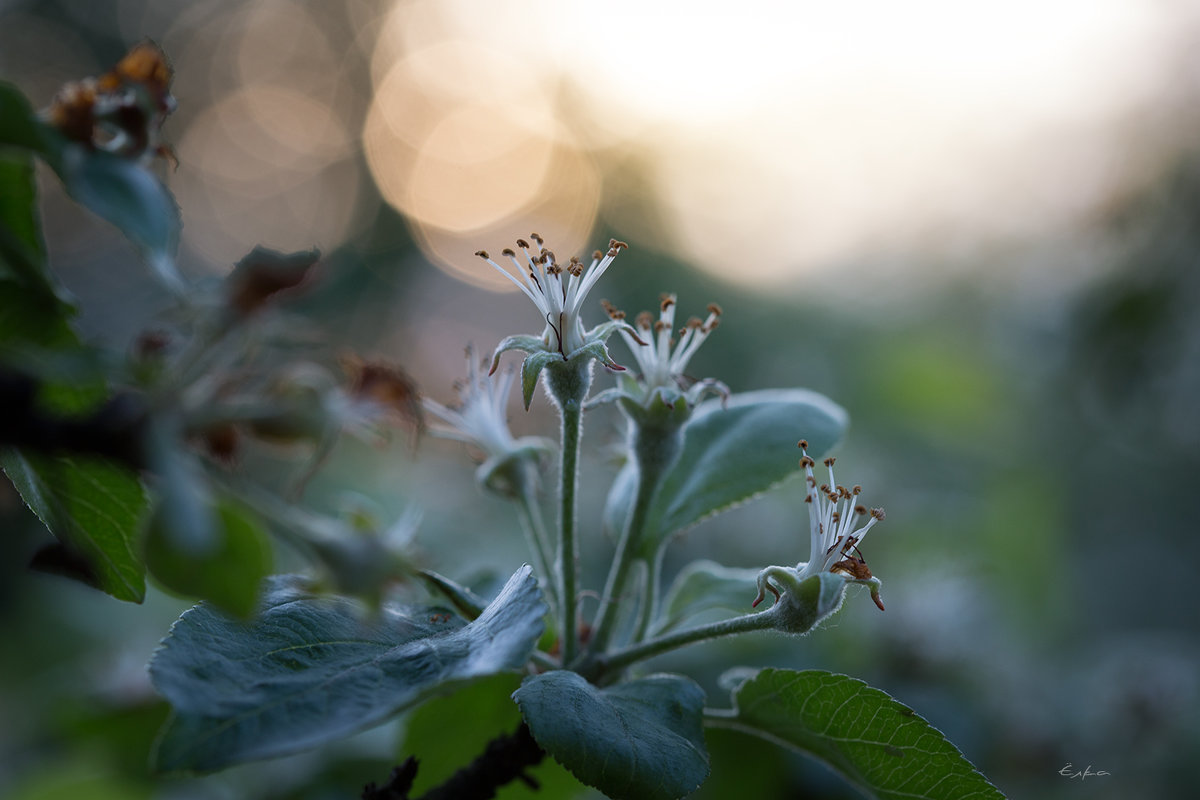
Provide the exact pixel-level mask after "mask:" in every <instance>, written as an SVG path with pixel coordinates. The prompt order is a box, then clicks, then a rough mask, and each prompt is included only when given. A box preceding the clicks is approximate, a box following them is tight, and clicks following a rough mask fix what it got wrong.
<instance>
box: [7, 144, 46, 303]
mask: <svg viewBox="0 0 1200 800" xmlns="http://www.w3.org/2000/svg"><path fill="white" fill-rule="evenodd" d="M45 261H46V247H45V244H44V243H43V241H42V229H41V225H40V224H39V222H38V214H37V191H36V188H35V185H34V179H33V157H32V156H31V155H29V154H27V153H5V152H3V151H0V277H2V278H15V279H16V280H18V281H20V282H21V283H22V284H24V285H25V286H26V287H27V288H29V289H31V290H34V291H42V292H50V291H51V283H50V277H49V275H48V274H47V272H46V269H45ZM51 293H52V292H51Z"/></svg>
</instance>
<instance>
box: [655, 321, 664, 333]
mask: <svg viewBox="0 0 1200 800" xmlns="http://www.w3.org/2000/svg"><path fill="white" fill-rule="evenodd" d="M666 329H667V323H665V322H663V321H662V320H661V319H659V320H655V321H654V332H655V333H659V332H660V331H665V330H666Z"/></svg>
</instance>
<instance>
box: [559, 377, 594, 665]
mask: <svg viewBox="0 0 1200 800" xmlns="http://www.w3.org/2000/svg"><path fill="white" fill-rule="evenodd" d="M551 378H552V382H553V373H551ZM586 394H587V391H586V389H585V390H584V391H583V392H582V393H581V394H580V396H578V397H562V396H559V410H560V411H561V413H562V442H561V448H560V449H561V450H562V469H561V470H559V496H560V498H561V505H560V512H559V539H558V565H557V566H558V573H557V577H558V597H559V602H560V604H561V606H562V655H563V663H564V664H569V663H571V661H572V660H574V658H575V652H576V650H577V649H578V644H579V634H578V631H577V627H576V625H577V619H576V618H577V616H578V608H577V605H578V595H579V590H578V578H579V573H578V570H579V567H578V564H577V563H576V562H577V561H578V554H577V551H578V544H577V543H576V541H575V492H576V489H577V488H578V487H579V439H580V437H581V436H582V435H583V397H584V396H586Z"/></svg>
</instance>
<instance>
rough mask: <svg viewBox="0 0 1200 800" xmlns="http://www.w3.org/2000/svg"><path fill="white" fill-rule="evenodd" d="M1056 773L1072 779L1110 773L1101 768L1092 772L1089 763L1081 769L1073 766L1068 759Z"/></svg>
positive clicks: (1083, 778)
mask: <svg viewBox="0 0 1200 800" xmlns="http://www.w3.org/2000/svg"><path fill="white" fill-rule="evenodd" d="M1058 774H1059V775H1062V776H1063V777H1065V778H1069V779H1071V780H1074V779H1075V778H1079V780H1081V781H1083V780H1087V779H1088V778H1092V777H1099V776H1101V775H1109V774H1111V773H1109V772H1108V771H1107V770H1103V769H1102V770H1097V771H1096V772H1092V765H1091V764H1088V765H1087V766H1086V767H1084V768H1083V769H1075V767H1074V766H1073V765H1072V764H1071V762H1070V761H1068V762H1067V765H1066V766H1065V767H1063V768H1062V769H1060V770H1059V771H1058Z"/></svg>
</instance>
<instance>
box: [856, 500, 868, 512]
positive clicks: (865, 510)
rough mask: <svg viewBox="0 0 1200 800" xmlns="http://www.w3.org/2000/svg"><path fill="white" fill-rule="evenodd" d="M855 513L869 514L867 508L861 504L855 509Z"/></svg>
mask: <svg viewBox="0 0 1200 800" xmlns="http://www.w3.org/2000/svg"><path fill="white" fill-rule="evenodd" d="M854 513H855V514H865V513H867V507H866V506H864V505H863V504H861V503H859V504H858V505H856V506H855V507H854Z"/></svg>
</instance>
